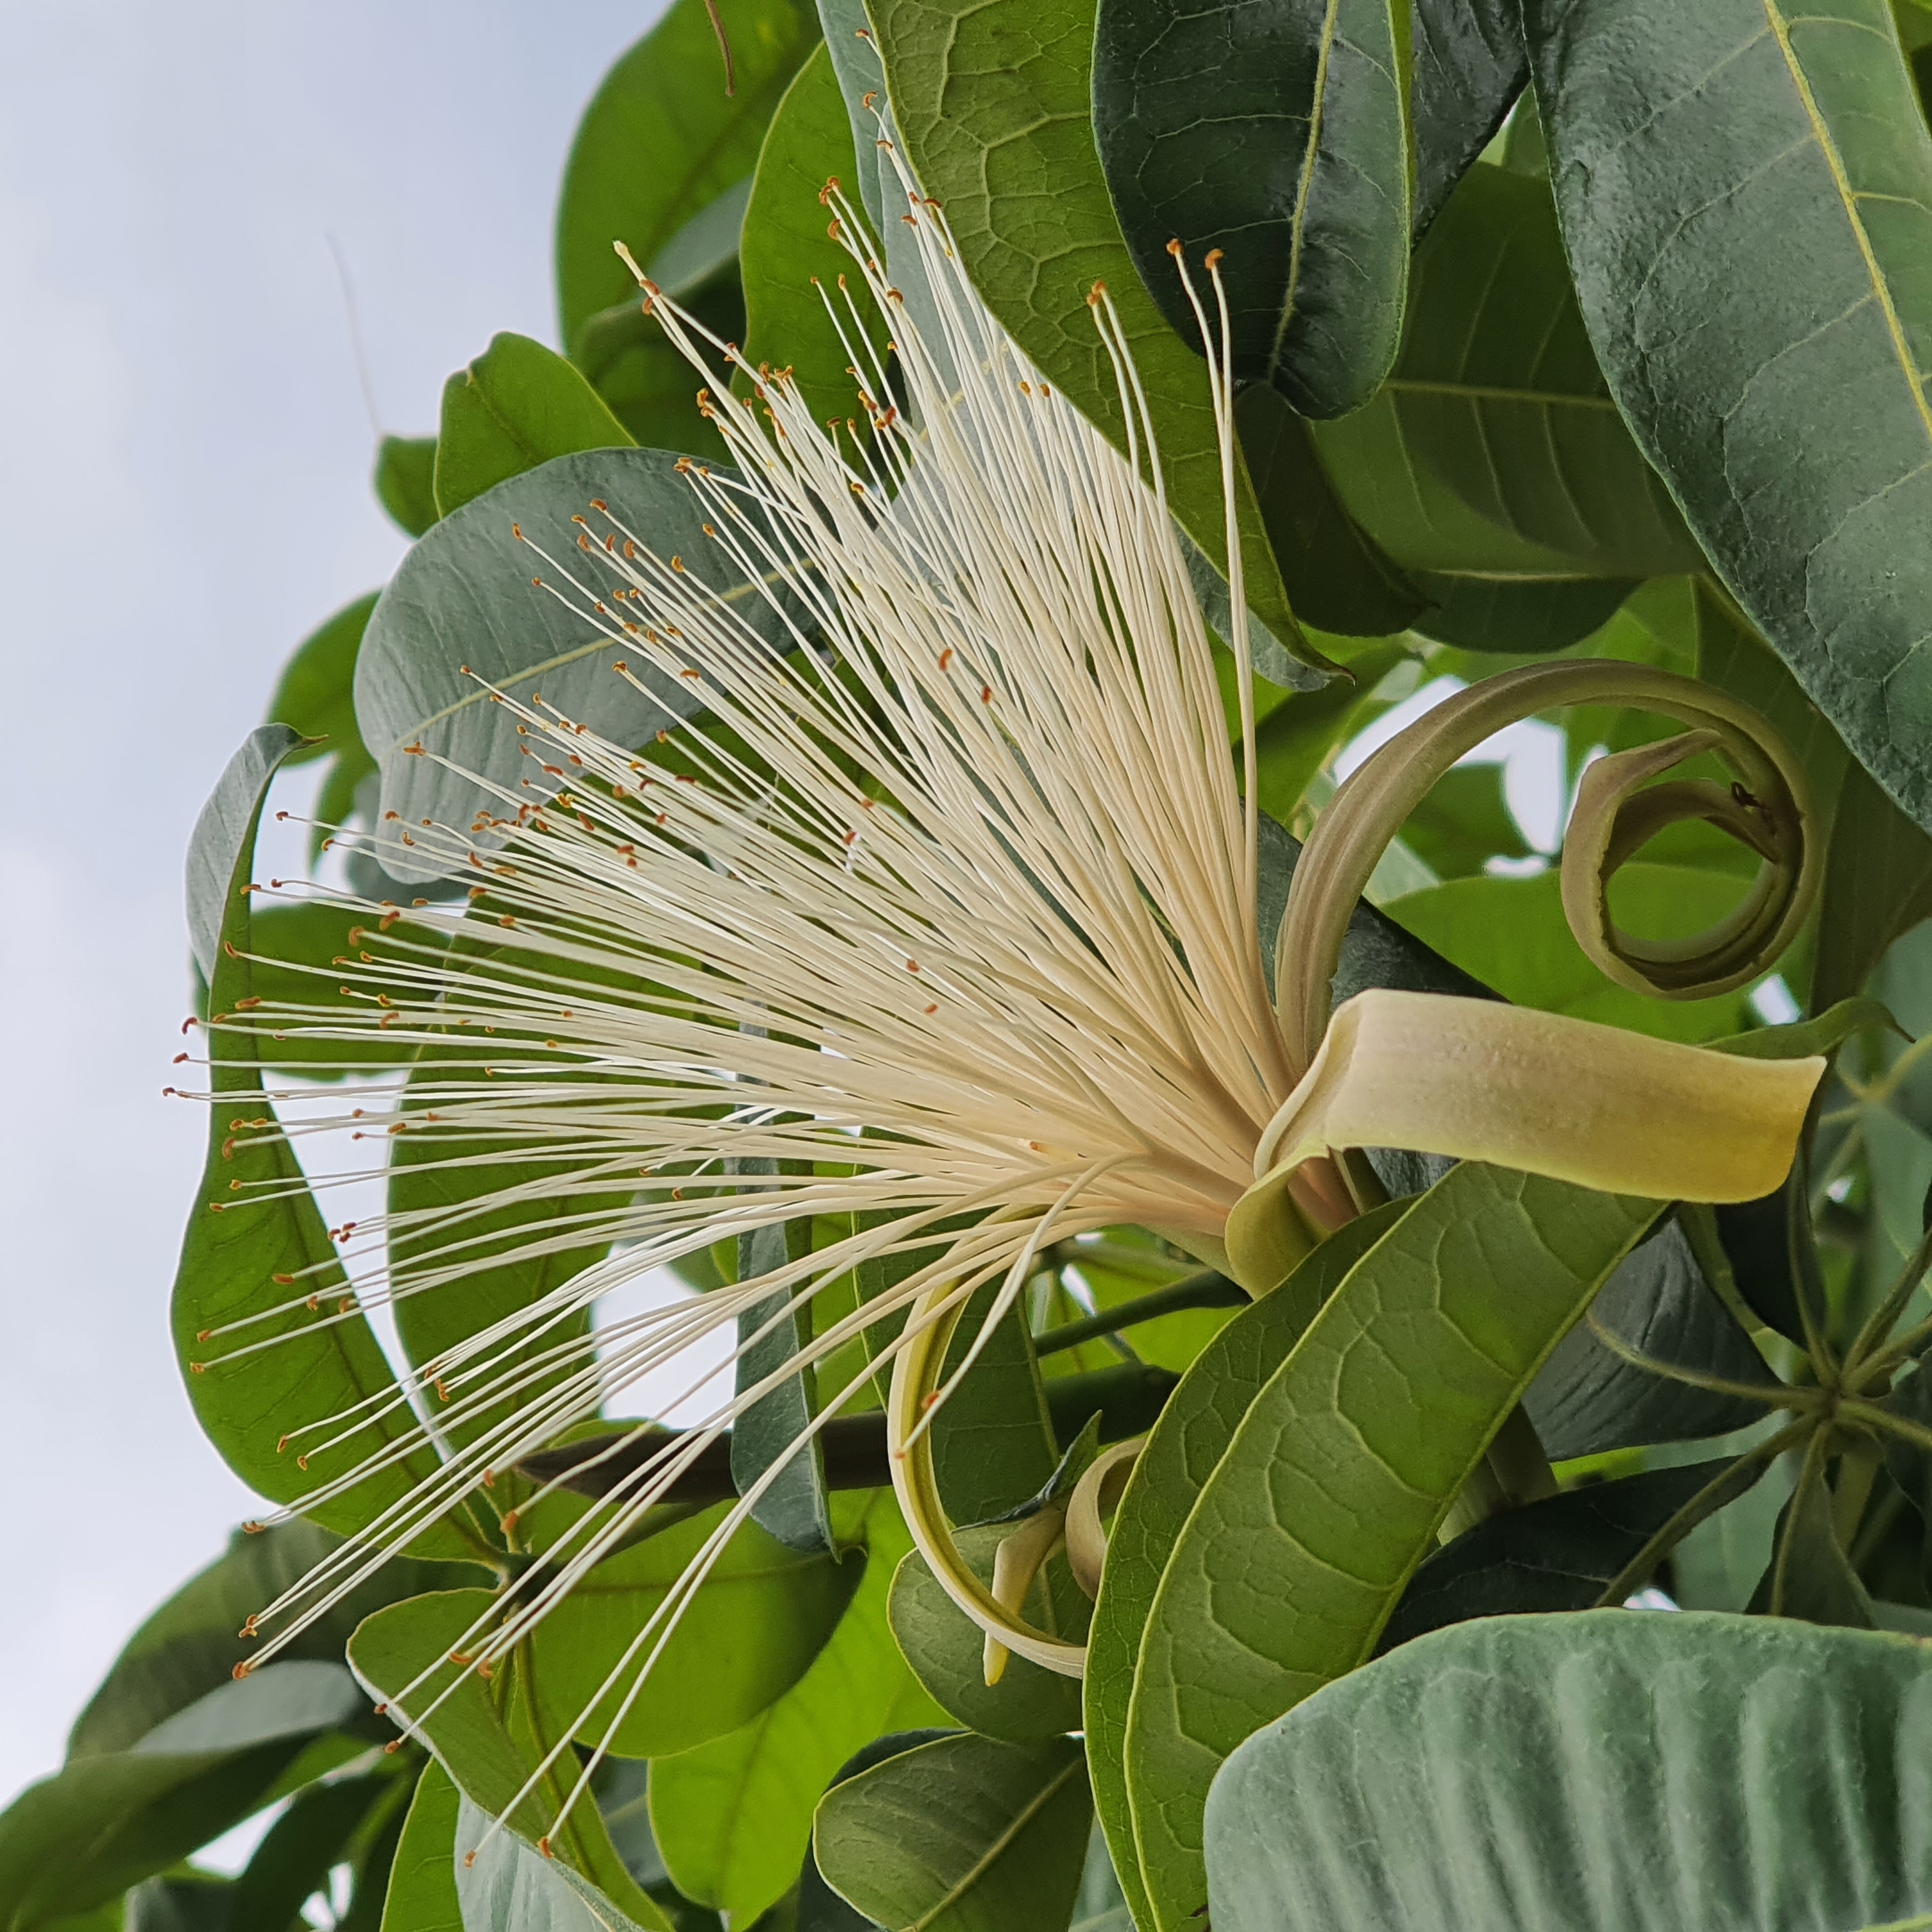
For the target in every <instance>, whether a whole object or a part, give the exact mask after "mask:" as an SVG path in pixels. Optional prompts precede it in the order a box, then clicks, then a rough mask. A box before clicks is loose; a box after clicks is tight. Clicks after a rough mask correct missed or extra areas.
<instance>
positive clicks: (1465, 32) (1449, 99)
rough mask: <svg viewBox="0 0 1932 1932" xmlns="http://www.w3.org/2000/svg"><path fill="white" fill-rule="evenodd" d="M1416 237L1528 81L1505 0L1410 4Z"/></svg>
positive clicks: (1418, 1)
mask: <svg viewBox="0 0 1932 1932" xmlns="http://www.w3.org/2000/svg"><path fill="white" fill-rule="evenodd" d="M1412 13H1413V17H1414V47H1415V74H1414V77H1413V78H1412V81H1411V83H1410V89H1409V113H1410V115H1411V117H1412V119H1413V121H1414V122H1415V232H1416V233H1417V234H1418V236H1420V235H1421V234H1422V233H1423V232H1424V230H1425V229H1427V227H1428V226H1429V224H1430V223H1431V222H1432V221H1433V220H1435V218H1436V214H1438V212H1439V211H1440V210H1441V208H1442V204H1443V203H1444V202H1445V201H1447V200H1448V199H1449V191H1450V190H1451V189H1452V188H1453V187H1454V186H1455V185H1456V184H1457V182H1458V181H1460V180H1461V179H1462V178H1463V175H1464V174H1465V173H1466V172H1468V170H1469V164H1470V163H1471V162H1472V161H1473V160H1475V158H1476V157H1477V156H1478V154H1481V152H1482V151H1483V149H1484V148H1485V147H1486V146H1487V145H1488V144H1489V142H1490V137H1491V136H1493V134H1494V133H1496V130H1497V129H1498V128H1499V127H1501V126H1502V124H1503V117H1504V116H1505V115H1507V114H1508V112H1509V110H1510V104H1511V102H1512V101H1514V100H1515V99H1516V98H1517V95H1520V93H1521V92H1523V85H1524V83H1526V81H1527V80H1529V62H1527V60H1526V59H1525V58H1524V55H1523V30H1522V29H1521V28H1520V27H1519V26H1518V25H1517V10H1516V8H1515V7H1514V6H1513V5H1511V4H1510V0H1413V4H1412Z"/></svg>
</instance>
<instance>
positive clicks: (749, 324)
mask: <svg viewBox="0 0 1932 1932" xmlns="http://www.w3.org/2000/svg"><path fill="white" fill-rule="evenodd" d="M874 138H876V136H874ZM857 168H858V163H857V161H856V159H855V158H854V157H853V148H852V123H851V120H850V117H849V116H848V115H847V113H846V109H845V98H844V95H843V94H842V93H841V92H840V91H839V86H838V75H837V74H836V73H835V71H834V70H833V67H832V56H831V54H830V52H829V50H828V49H826V47H825V46H822V45H821V46H817V47H814V49H812V52H811V58H809V59H808V60H807V61H806V62H805V65H803V66H802V68H799V71H798V73H797V75H796V77H795V78H794V79H793V82H792V84H791V86H790V88H789V89H787V90H786V93H785V97H784V100H783V101H780V102H779V104H778V113H777V115H775V117H774V118H773V119H772V124H771V129H770V131H769V133H767V134H766V136H765V145H764V147H763V150H762V151H761V152H760V154H759V157H758V172H757V178H756V180H755V181H754V182H753V184H752V187H751V205H750V206H749V207H748V208H746V210H745V236H744V246H743V254H742V261H741V271H742V275H743V277H744V284H745V359H746V360H747V361H748V362H750V363H751V365H752V366H753V367H754V368H757V366H759V365H761V364H763V363H769V364H770V365H771V366H772V368H778V369H789V370H790V371H791V372H792V374H793V377H794V378H795V379H796V381H797V383H798V386H799V392H800V393H801V394H802V395H803V396H804V398H805V401H806V402H807V403H808V404H810V405H811V413H812V414H813V416H814V417H817V419H820V421H823V420H825V419H828V418H830V419H836V420H838V421H839V422H844V421H845V420H847V419H848V418H850V417H854V416H857V415H858V414H859V390H860V389H861V388H865V389H868V390H869V389H871V386H872V384H871V379H870V378H869V377H866V378H864V379H862V378H861V377H858V376H855V375H854V374H853V373H852V371H851V368H850V364H851V357H850V355H848V354H847V352H846V349H845V345H844V342H843V341H841V340H840V338H839V333H838V328H837V327H836V326H834V324H833V322H832V317H831V316H830V315H829V314H828V313H827V312H826V307H825V297H826V296H830V297H831V298H832V300H833V301H834V302H837V303H838V315H839V320H840V321H841V323H843V325H844V328H845V329H846V331H847V333H848V334H850V333H851V332H853V331H854V330H855V329H856V328H857V327H858V326H859V323H856V322H855V321H854V320H853V315H852V314H851V312H850V311H849V310H848V309H847V308H846V306H845V305H844V303H843V302H840V301H839V299H838V284H839V281H840V278H841V277H843V276H844V275H847V272H849V271H850V270H851V269H852V260H851V257H850V256H849V255H847V254H846V252H845V251H844V249H843V248H841V247H840V246H839V245H838V243H837V242H835V241H834V240H833V239H832V237H831V236H829V234H828V233H826V228H827V226H828V224H829V221H830V220H831V214H830V211H829V209H828V208H826V207H825V206H824V205H823V203H822V202H820V199H819V194H820V190H822V189H823V187H824V186H825V184H826V179H827V178H828V177H830V176H834V175H835V176H836V177H837V178H838V180H839V181H841V182H845V181H853V179H854V178H855V177H856V170H857ZM852 281H853V287H855V288H856V287H857V286H858V278H857V276H856V274H853V277H852ZM858 314H859V317H860V318H862V321H863V323H864V324H865V326H866V327H867V328H868V330H869V331H871V333H872V334H873V335H874V336H875V338H877V342H876V345H875V346H877V347H883V333H884V332H883V329H882V328H880V326H879V319H878V317H877V316H876V315H874V314H873V312H872V310H871V304H870V303H869V302H868V301H867V300H866V299H865V297H864V296H863V294H862V293H861V294H860V296H859V302H858Z"/></svg>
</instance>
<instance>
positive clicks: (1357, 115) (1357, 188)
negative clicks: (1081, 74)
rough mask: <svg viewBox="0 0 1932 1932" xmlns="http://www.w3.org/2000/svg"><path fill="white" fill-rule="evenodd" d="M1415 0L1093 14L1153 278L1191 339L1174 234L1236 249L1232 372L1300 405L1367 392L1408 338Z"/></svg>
mask: <svg viewBox="0 0 1932 1932" xmlns="http://www.w3.org/2000/svg"><path fill="white" fill-rule="evenodd" d="M1408 12H1409V9H1408V7H1406V5H1397V6H1391V5H1390V4H1389V0H1218V4H1211V5H1204V6H1198V7H1188V8H1186V9H1179V8H1175V7H1171V6H1168V5H1163V4H1160V0H1101V5H1100V11H1099V14H1098V17H1097V20H1096V21H1095V25H1094V141H1095V143H1096V145H1097V148H1098V149H1099V151H1100V160H1101V163H1102V165H1103V167H1104V168H1105V169H1106V175H1107V185H1108V187H1109V190H1110V191H1111V193H1112V196H1113V201H1114V206H1115V210H1116V211H1118V214H1119V216H1120V220H1121V231H1122V233H1124V236H1126V238H1127V246H1128V248H1129V249H1130V251H1131V252H1132V254H1133V260H1134V266H1135V267H1136V269H1139V272H1140V277H1141V281H1142V284H1144V285H1145V287H1146V288H1147V290H1148V293H1149V294H1151V296H1153V298H1154V302H1155V303H1156V304H1157V305H1158V307H1159V308H1160V311H1161V313H1162V314H1163V315H1165V316H1166V317H1167V320H1168V322H1169V324H1170V326H1172V328H1173V329H1174V330H1175V333H1176V334H1177V335H1179V336H1180V338H1181V340H1182V341H1193V340H1195V339H1196V336H1197V335H1198V329H1197V325H1196V323H1195V320H1194V314H1193V308H1192V307H1191V305H1190V303H1189V302H1188V300H1187V295H1186V293H1185V291H1184V289H1183V287H1182V286H1181V278H1180V277H1179V275H1178V274H1177V273H1176V272H1175V266H1174V263H1173V261H1172V258H1171V257H1169V254H1168V244H1169V241H1170V240H1175V239H1178V241H1179V242H1181V245H1182V247H1183V248H1184V250H1185V251H1186V252H1187V258H1188V260H1189V261H1190V263H1199V261H1200V260H1202V258H1203V257H1205V255H1206V254H1207V253H1208V251H1209V250H1211V249H1219V250H1221V251H1223V252H1224V254H1225V256H1226V260H1224V261H1223V263H1222V265H1221V273H1222V276H1223V281H1224V283H1225V284H1226V288H1227V291H1228V299H1229V310H1230V311H1231V314H1232V326H1233V339H1234V367H1235V374H1236V376H1237V377H1238V379H1240V380H1242V381H1244V382H1265V383H1269V384H1271V386H1273V387H1274V388H1275V389H1278V390H1280V392H1281V393H1282V395H1283V396H1285V397H1286V398H1287V399H1288V401H1289V402H1290V403H1291V404H1293V406H1294V407H1295V409H1297V410H1299V411H1300V412H1301V414H1302V415H1304V416H1340V415H1343V414H1345V413H1346V412H1347V411H1349V410H1352V409H1358V408H1359V407H1361V405H1362V404H1364V403H1365V402H1367V401H1368V399H1369V398H1370V396H1371V395H1373V393H1374V392H1375V390H1376V387H1377V386H1378V385H1379V383H1381V381H1382V377H1384V376H1385V374H1387V373H1388V367H1389V365H1390V363H1391V362H1393V361H1394V357H1395V351H1396V344H1397V341H1398V339H1399V338H1400V335H1401V331H1402V314H1403V296H1404V293H1405V291H1406V287H1407V284H1408V280H1409V226H1410V139H1409V100H1408V86H1407V83H1408V68H1409V46H1408V40H1409V20H1408ZM1210 103H1211V107H1209V106H1208V104H1210Z"/></svg>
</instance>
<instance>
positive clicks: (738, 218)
mask: <svg viewBox="0 0 1932 1932" xmlns="http://www.w3.org/2000/svg"><path fill="white" fill-rule="evenodd" d="M750 199H751V176H750V175H745V178H744V179H743V180H742V181H733V183H732V184H731V185H730V187H727V189H726V190H724V193H722V194H721V195H720V196H718V199H716V200H715V201H711V202H706V203H705V205H703V207H702V208H700V209H699V210H698V211H697V213H696V214H694V215H693V216H692V217H691V219H690V220H688V221H687V222H686V223H685V224H684V226H682V228H680V229H679V230H678V231H677V233H676V234H675V235H673V236H672V237H671V238H670V240H669V241H668V242H666V243H665V244H664V246H663V247H662V248H660V249H659V250H658V252H657V253H656V254H655V255H653V256H652V257H650V259H649V260H648V261H646V263H645V264H644V272H645V273H646V275H649V277H650V278H651V280H652V281H654V282H655V283H656V284H657V285H658V287H659V288H661V290H663V291H664V293H665V294H666V295H667V296H670V298H671V299H672V300H673V301H674V302H676V301H682V300H683V299H685V298H686V297H688V296H691V295H693V294H694V293H696V292H697V290H700V289H701V288H702V287H703V286H704V285H705V284H706V283H707V282H709V281H710V280H711V279H712V277H713V276H715V275H721V274H722V273H723V272H724V270H725V269H727V268H729V267H730V266H731V265H732V263H734V262H735V261H736V260H737V259H738V248H739V239H740V236H741V235H742V230H743V229H744V226H745V205H746V203H747V202H749V201H750Z"/></svg>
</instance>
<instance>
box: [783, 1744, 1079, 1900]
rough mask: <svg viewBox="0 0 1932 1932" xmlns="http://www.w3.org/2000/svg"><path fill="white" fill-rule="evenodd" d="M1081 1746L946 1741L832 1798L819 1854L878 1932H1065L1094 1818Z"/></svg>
mask: <svg viewBox="0 0 1932 1932" xmlns="http://www.w3.org/2000/svg"><path fill="white" fill-rule="evenodd" d="M1081 1756H1082V1754H1081V1749H1080V1746H1079V1744H1078V1743H1077V1742H1076V1741H1075V1740H1073V1739H1070V1738H1055V1739H1049V1740H1048V1741H1046V1742H1042V1743H1040V1744H1034V1745H1011V1744H1002V1743H1001V1742H998V1740H997V1739H992V1738H978V1737H973V1736H965V1737H956V1738H941V1739H937V1740H935V1742H933V1743H932V1744H928V1745H920V1746H919V1748H917V1749H916V1750H914V1751H905V1752H902V1753H901V1754H898V1755H897V1756H895V1757H889V1758H888V1759H887V1760H886V1761H885V1763H883V1764H880V1765H875V1766H874V1767H873V1768H872V1769H871V1770H870V1771H866V1772H860V1773H859V1775H858V1776H857V1777H856V1778H851V1779H849V1780H847V1781H846V1782H845V1783H844V1784H839V1785H837V1786H835V1787H833V1788H832V1790H830V1791H828V1792H827V1793H826V1795H825V1796H824V1797H823V1799H820V1802H819V1806H818V1812H817V1818H816V1820H814V1824H813V1828H812V1851H813V1855H814V1857H815V1858H816V1859H817V1863H818V1868H819V1870H820V1871H821V1872H823V1873H824V1875H825V1876H826V1880H827V1882H829V1884H830V1885H832V1888H833V1889H834V1890H835V1891H838V1893H840V1894H841V1895H842V1896H843V1897H845V1898H847V1899H848V1900H850V1902H851V1903H853V1905H854V1906H856V1907H857V1908H858V1909H859V1911H861V1912H863V1913H864V1914H865V1915H866V1917H868V1918H870V1919H871V1920H872V1921H874V1923H876V1924H880V1925H892V1926H898V1925H918V1926H921V1927H926V1928H929V1932H1064V1927H1065V1926H1066V1924H1067V1918H1068V1915H1069V1914H1070V1912H1072V1910H1073V1900H1074V1896H1075V1894H1076V1892H1077V1891H1079V1885H1080V1872H1081V1867H1082V1865H1083V1864H1085V1860H1086V1855H1087V1827H1088V1820H1089V1817H1090V1816H1091V1811H1090V1805H1089V1801H1088V1796H1087V1780H1086V1778H1085V1775H1084V1771H1083V1766H1082V1762H1081Z"/></svg>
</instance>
